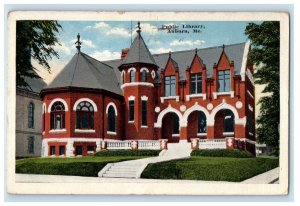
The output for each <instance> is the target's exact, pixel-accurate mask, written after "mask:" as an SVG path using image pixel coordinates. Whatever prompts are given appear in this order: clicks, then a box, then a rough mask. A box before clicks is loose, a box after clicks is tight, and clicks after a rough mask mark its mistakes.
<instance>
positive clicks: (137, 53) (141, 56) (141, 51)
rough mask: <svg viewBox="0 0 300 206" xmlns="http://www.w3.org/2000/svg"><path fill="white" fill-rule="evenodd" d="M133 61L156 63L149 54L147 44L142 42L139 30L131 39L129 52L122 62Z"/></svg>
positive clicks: (128, 62) (129, 62)
mask: <svg viewBox="0 0 300 206" xmlns="http://www.w3.org/2000/svg"><path fill="white" fill-rule="evenodd" d="M133 63H145V64H152V65H156V62H155V60H154V58H153V56H152V55H151V53H150V51H149V49H148V47H147V45H146V44H145V42H144V39H143V37H142V36H141V34H140V32H137V35H136V37H135V39H134V40H133V42H132V44H131V46H130V49H129V52H128V54H127V55H126V57H125V59H124V61H123V62H122V64H133Z"/></svg>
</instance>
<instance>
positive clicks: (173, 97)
mask: <svg viewBox="0 0 300 206" xmlns="http://www.w3.org/2000/svg"><path fill="white" fill-rule="evenodd" d="M168 99H175V100H176V102H179V96H168V97H161V98H160V102H161V103H164V101H165V100H168Z"/></svg>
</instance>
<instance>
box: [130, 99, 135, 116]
mask: <svg viewBox="0 0 300 206" xmlns="http://www.w3.org/2000/svg"><path fill="white" fill-rule="evenodd" d="M129 121H134V101H133V100H130V101H129Z"/></svg>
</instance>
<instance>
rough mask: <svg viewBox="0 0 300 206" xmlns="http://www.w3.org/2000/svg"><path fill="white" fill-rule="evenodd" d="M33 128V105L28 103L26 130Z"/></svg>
mask: <svg viewBox="0 0 300 206" xmlns="http://www.w3.org/2000/svg"><path fill="white" fill-rule="evenodd" d="M33 127H34V104H33V102H30V103H29V105H28V128H33Z"/></svg>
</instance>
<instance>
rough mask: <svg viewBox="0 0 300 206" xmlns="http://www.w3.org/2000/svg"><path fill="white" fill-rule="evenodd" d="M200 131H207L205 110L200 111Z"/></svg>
mask: <svg viewBox="0 0 300 206" xmlns="http://www.w3.org/2000/svg"><path fill="white" fill-rule="evenodd" d="M198 133H206V116H205V114H204V112H198Z"/></svg>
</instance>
